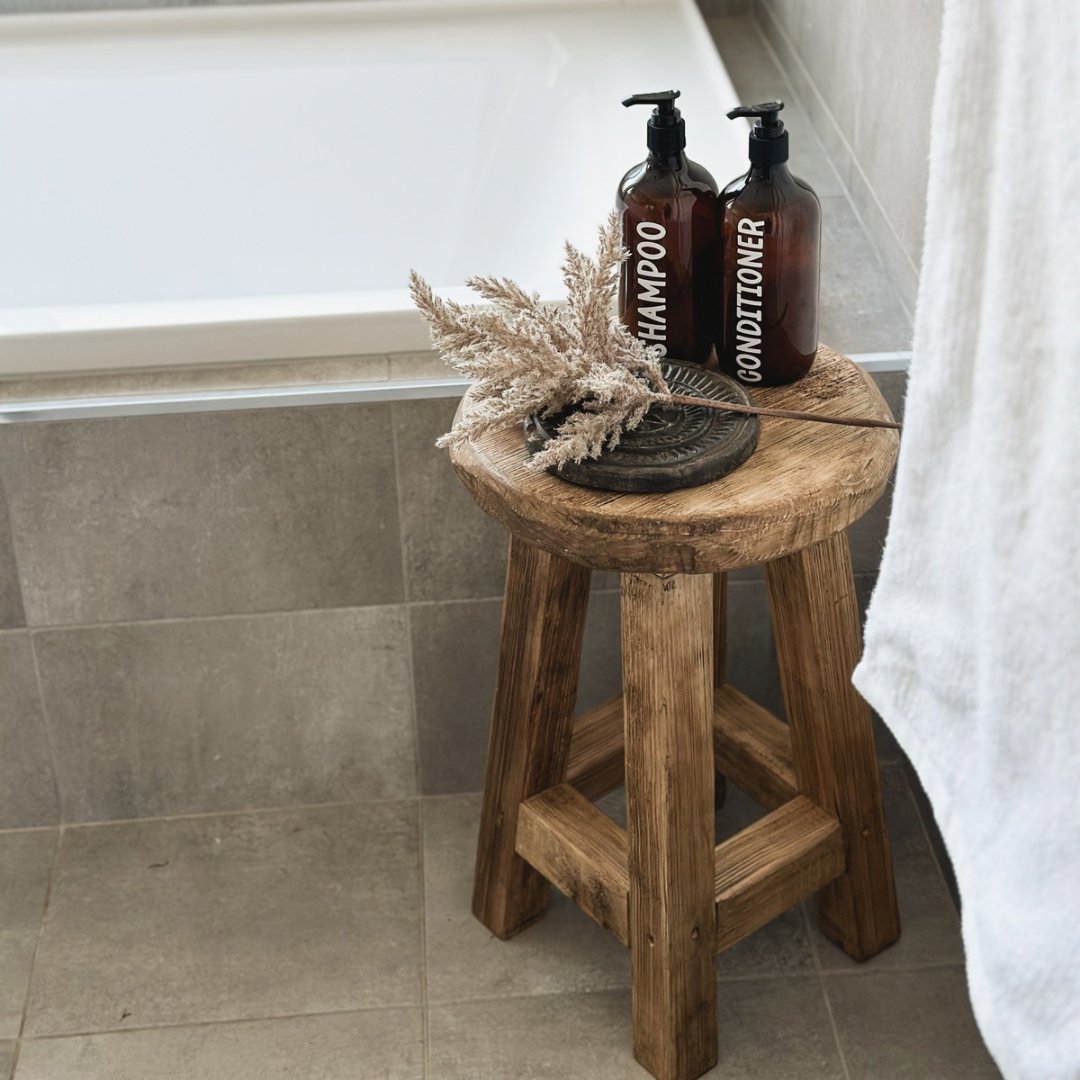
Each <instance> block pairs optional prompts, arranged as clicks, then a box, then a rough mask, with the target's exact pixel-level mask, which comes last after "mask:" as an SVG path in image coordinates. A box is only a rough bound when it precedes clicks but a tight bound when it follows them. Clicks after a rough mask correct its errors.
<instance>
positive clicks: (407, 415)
mask: <svg viewBox="0 0 1080 1080" xmlns="http://www.w3.org/2000/svg"><path fill="white" fill-rule="evenodd" d="M881 379H882V383H883V387H884V389H885V390H886V392H887V393H888V395H889V396H890V398H892V399H893V401H894V403H895V404H896V407H898V406H899V400H898V399H899V397H900V395H901V392H902V377H901V376H882V377H881ZM455 405H456V403H455V402H454V401H452V400H439V399H435V400H421V401H409V402H395V403H392V404H390V403H384V404H372V405H343V406H325V407H314V408H296V409H269V410H262V411H250V412H235V413H205V414H199V415H177V416H154V417H135V418H127V419H108V420H78V421H64V422H58V423H33V424H22V425H10V426H6V427H3V428H0V483H2V492H3V498H2V499H0V625H2V627H3V629H0V685H3V688H4V692H3V694H0V828H12V827H20V826H29V825H42V824H48V823H53V822H56V821H58V820H63V821H66V822H81V821H100V820H109V819H114V818H131V817H152V816H161V815H171V814H185V813H193V812H201V811H216V810H229V809H237V808H245V807H265V806H284V805H302V804H312V803H322V802H335V801H352V800H366V799H372V800H376V799H386V798H397V797H401V796H409V795H412V794H415V793H417V792H418V791H422V792H423V793H426V794H445V793H449V792H459V791H475V790H477V789H478V788H479V786H480V778H481V768H482V762H483V746H484V737H485V729H486V724H487V715H488V709H489V706H490V698H491V691H492V683H493V678H494V668H495V648H496V643H497V637H498V622H499V610H500V599H499V598H500V594H501V589H502V574H503V570H504V566H505V539H504V536H503V534H502V532H501V530H500V529H499V527H498V526H496V525H495V524H494V523H493V522H491V521H490V520H489V519H487V518H486V517H484V515H483V514H482V513H481V512H480V511H479V510H478V509H476V507H475V506H474V505H473V504H472V502H471V500H470V499H469V498H468V496H467V495H466V494H465V492H464V490H463V489H462V487H461V485H460V484H459V483H458V481H457V479H456V477H455V476H454V474H453V471H452V469H451V468H450V466H449V463H448V461H447V459H446V456H445V454H444V453H443V452H442V451H439V450H436V449H435V448H434V446H433V445H432V444H433V440H434V438H435V437H436V436H437V435H438V434H440V433H441V432H442V431H444V430H445V429H446V428H447V427H448V426H449V424H450V421H451V418H452V416H453V411H454V408H455ZM883 527H884V510H883V509H882V510H875V511H874V512H872V513H871V515H869V516H868V518H867V519H865V520H864V522H863V523H860V524H859V525H858V526H857V527H856V529H855V530H854V531H853V544H854V549H855V559H856V566H857V569H858V571H859V572H860V575H861V576H860V582H861V585H862V589H861V591H862V592H863V593H864V594H865V593H866V592H867V591H868V588H869V584H870V582H871V581H872V576H871V575H872V574H873V572H874V571H875V569H876V566H877V561H878V556H879V551H880V544H881V537H882V532H883ZM614 584H615V582H614V579H613V576H612V575H601V576H599V577H598V580H597V582H596V583H595V585H596V591H595V592H594V596H593V600H592V604H591V608H590V616H589V628H588V633H587V641H586V649H585V661H584V666H583V672H582V680H581V695H580V700H581V703H582V704H583V705H585V706H587V705H588V704H591V703H595V702H597V701H600V700H602V699H603V698H605V697H606V696H609V695H610V694H612V693H614V692H616V690H617V687H618V680H619V658H618V594H617V592H614V591H612V586H613V585H614ZM731 607H732V618H733V627H732V652H733V657H732V672H733V678H734V680H735V681H736V682H740V683H741V684H743V685H744V687H745V688H746V689H748V690H750V691H752V692H754V693H756V694H757V695H758V696H759V697H761V698H762V699H763V700H765V701H767V702H770V703H771V704H773V705H774V707H778V701H777V697H778V695H777V689H776V675H775V670H774V661H773V654H772V645H771V641H770V636H769V629H768V623H767V617H766V605H765V596H764V586H763V583H762V581H761V580H760V576H759V575H756V574H753V573H748V574H743V575H739V578H738V580H737V581H735V582H734V583H733V585H732V590H731Z"/></svg>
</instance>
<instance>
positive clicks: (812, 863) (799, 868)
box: [716, 795, 844, 952]
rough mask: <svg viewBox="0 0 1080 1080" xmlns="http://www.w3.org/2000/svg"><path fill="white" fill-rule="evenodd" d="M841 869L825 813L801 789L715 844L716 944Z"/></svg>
mask: <svg viewBox="0 0 1080 1080" xmlns="http://www.w3.org/2000/svg"><path fill="white" fill-rule="evenodd" d="M843 872H844V840H843V836H842V834H841V831H840V824H839V822H838V821H837V820H836V818H834V817H833V816H832V815H831V814H826V813H825V811H824V810H821V809H820V808H819V807H817V806H815V805H814V804H813V803H812V802H810V800H809V799H806V798H803V797H802V796H801V795H800V796H797V797H796V798H794V799H792V800H791V802H788V803H785V804H784V805H783V806H781V807H779V808H778V809H776V810H774V811H773V812H772V813H771V814H767V815H766V816H765V817H763V818H761V820H760V821H756V822H754V824H753V825H751V826H749V827H748V828H746V829H743V831H742V832H740V833H739V834H738V835H737V836H733V837H732V838H731V839H730V840H726V841H725V842H724V843H722V844H720V845H719V846H718V847H717V848H716V948H717V951H718V952H722V951H723V950H724V949H729V948H731V946H732V945H735V944H736V943H737V942H739V941H742V939H743V938H744V937H746V936H747V935H748V934H751V933H753V932H754V931H755V930H757V929H758V928H759V927H762V926H764V925H765V924H766V923H767V922H769V921H770V920H772V919H775V918H776V916H777V915H780V914H781V913H783V912H785V911H787V909H788V908H789V907H791V906H792V905H793V904H797V903H799V902H800V901H801V900H804V899H806V897H808V896H810V895H811V894H812V893H813V892H815V891H816V890H818V889H820V888H821V887H822V886H823V885H826V884H827V883H828V882H830V881H833V880H834V879H835V878H837V877H838V876H839V875H840V874H842V873H843Z"/></svg>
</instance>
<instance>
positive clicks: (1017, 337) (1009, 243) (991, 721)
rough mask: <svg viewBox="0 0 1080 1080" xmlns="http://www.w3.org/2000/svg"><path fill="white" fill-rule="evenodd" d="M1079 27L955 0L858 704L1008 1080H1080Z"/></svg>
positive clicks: (1062, 18) (991, 2)
mask: <svg viewBox="0 0 1080 1080" xmlns="http://www.w3.org/2000/svg"><path fill="white" fill-rule="evenodd" d="M1078 88H1080V8H1078V7H1077V6H1076V4H1075V0H1038V2H1037V3H1032V2H1031V0H946V4H945V12H944V23H943V32H942V40H941V63H940V70H939V75H938V83H937V90H936V97H935V103H934V113H933V117H932V123H933V132H932V136H931V150H930V180H929V191H928V198H927V220H926V243H925V248H924V256H923V265H922V275H921V279H920V284H919V299H918V305H917V314H916V320H915V341H914V356H913V360H912V365H911V374H910V381H909V389H908V400H907V405H906V419H905V430H904V435H903V440H902V446H901V451H900V460H899V465H898V471H897V481H896V496H895V502H894V509H893V513H892V520H891V522H890V528H889V535H888V540H887V543H886V548H885V554H884V558H883V562H882V567H881V575H880V579H879V584H878V587H877V590H876V591H875V593H874V596H873V599H872V602H871V605H870V611H869V615H868V622H867V627H866V650H865V655H864V659H863V661H862V663H861V664H860V665H859V667H858V669H857V670H856V672H855V676H854V681H855V685H856V686H857V687H858V688H859V690H860V691H861V692H862V693H863V694H864V695H865V697H866V698H867V699H868V700H869V701H870V702H871V704H872V705H873V706H874V707H875V708H876V709H877V710H878V711H879V712H880V713H881V715H882V716H883V718H884V719H885V721H886V723H887V724H888V725H889V727H890V728H891V729H892V730H893V732H894V733H895V735H896V737H897V739H898V740H899V742H900V743H901V745H902V746H903V748H904V749H905V751H906V752H907V753H908V755H909V756H910V758H911V760H912V762H913V763H914V765H915V768H916V770H917V771H918V772H919V774H920V776H921V778H922V780H923V782H924V785H925V787H926V790H927V793H928V795H929V797H930V801H931V803H932V805H933V808H934V813H935V816H936V817H937V821H938V824H939V826H940V828H941V831H942V834H943V836H944V838H945V842H946V845H947V847H948V849H949V853H950V855H951V857H952V859H953V862H954V866H955V870H956V876H957V881H958V883H959V887H960V897H961V902H962V906H963V936H964V945H965V949H966V954H967V966H968V983H969V988H970V992H971V998H972V1003H973V1006H974V1009H975V1014H976V1017H977V1019H978V1022H979V1026H980V1028H981V1030H982V1034H983V1037H984V1038H985V1040H986V1043H987V1045H988V1046H989V1048H990V1050H991V1052H992V1054H993V1055H994V1057H995V1059H996V1060H997V1063H998V1065H999V1067H1000V1068H1001V1070H1002V1072H1003V1073H1004V1074H1005V1076H1006V1077H1007V1078H1008V1080H1078V1078H1080V92H1078Z"/></svg>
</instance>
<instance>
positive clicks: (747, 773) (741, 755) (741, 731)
mask: <svg viewBox="0 0 1080 1080" xmlns="http://www.w3.org/2000/svg"><path fill="white" fill-rule="evenodd" d="M714 701H715V705H714V709H713V752H714V753H715V755H716V768H717V771H718V772H722V773H723V774H724V775H725V776H726V777H728V779H729V780H731V782H732V783H733V784H735V786H736V787H740V788H742V790H743V791H745V792H746V793H747V795H749V796H750V797H751V798H753V799H755V800H756V801H757V802H759V803H761V805H762V806H764V807H765V808H766V809H768V810H772V809H775V808H776V807H777V806H780V805H781V804H783V803H786V802H788V801H789V800H790V799H793V798H794V797H795V795H796V794H797V793H798V785H797V783H796V780H795V767H794V765H793V764H792V760H791V734H790V732H789V731H788V726H787V724H785V723H783V721H781V720H777V718H776V717H775V716H773V714H772V713H771V712H769V710H768V709H765V708H763V707H762V706H761V705H759V704H758V703H757V702H756V701H753V700H752V699H751V698H748V697H747V696H746V695H745V694H744V693H743V692H742V691H741V690H736V689H735V687H734V686H721V687H718V688H717V690H716V691H715V696H714Z"/></svg>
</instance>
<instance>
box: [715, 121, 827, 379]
mask: <svg viewBox="0 0 1080 1080" xmlns="http://www.w3.org/2000/svg"><path fill="white" fill-rule="evenodd" d="M783 107H784V103H783V102H782V101H769V102H766V103H765V104H763V105H748V106H745V107H740V108H738V109H732V110H731V112H729V113H728V116H729V117H731V118H734V117H736V116H753V117H756V118H757V123H756V124H755V125H754V128H753V130H752V131H751V132H750V169H749V171H748V172H746V173H744V174H743V175H742V176H740V177H738V178H737V179H735V180H733V181H732V182H731V183H730V184H728V186H727V187H726V188H724V190H723V192H722V193H721V196H720V202H721V210H720V223H721V250H722V260H723V268H722V271H721V276H722V285H721V298H722V301H721V326H720V336H719V338H718V341H717V353H718V355H719V357H720V367H721V369H722V370H723V371H725V372H727V373H728V374H729V375H732V376H734V377H735V378H737V379H738V380H739V381H740V382H743V383H746V384H748V385H753V386H778V385H780V384H781V383H789V382H794V381H795V380H796V379H799V378H802V376H803V375H805V374H806V373H807V372H808V371H809V370H810V365H811V364H813V362H814V355H815V353H816V352H817V334H818V276H819V267H820V248H821V204H820V202H818V197H817V195H815V194H814V191H813V189H812V188H811V187H810V185H809V184H807V183H806V182H805V181H804V180H799V179H798V178H797V177H795V176H792V175H791V172H790V171H789V169H788V166H787V160H788V136H787V132H786V131H785V130H784V124H783V122H782V121H781V119H780V110H781V109H782V108H783Z"/></svg>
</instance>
